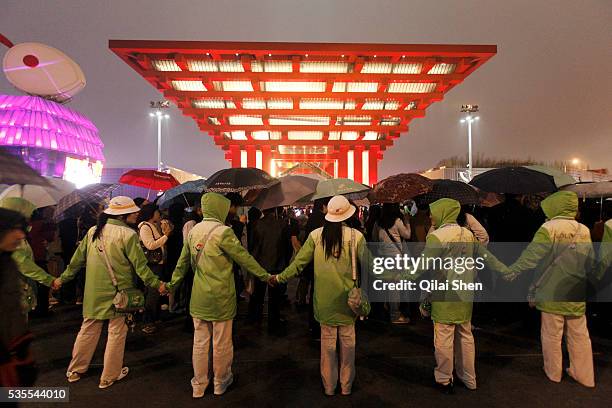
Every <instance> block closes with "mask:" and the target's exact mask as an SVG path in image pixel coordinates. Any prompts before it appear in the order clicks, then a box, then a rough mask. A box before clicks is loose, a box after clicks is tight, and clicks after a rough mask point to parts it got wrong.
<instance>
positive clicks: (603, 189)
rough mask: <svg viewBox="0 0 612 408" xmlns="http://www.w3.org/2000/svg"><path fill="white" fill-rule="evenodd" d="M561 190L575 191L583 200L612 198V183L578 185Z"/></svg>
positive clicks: (599, 182)
mask: <svg viewBox="0 0 612 408" xmlns="http://www.w3.org/2000/svg"><path fill="white" fill-rule="evenodd" d="M561 190H567V191H573V192H574V193H576V194H578V197H581V198H600V197H603V198H605V197H612V181H598V182H595V183H578V184H573V185H571V186H565V187H563V188H562V189H561Z"/></svg>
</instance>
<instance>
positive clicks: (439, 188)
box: [415, 180, 480, 205]
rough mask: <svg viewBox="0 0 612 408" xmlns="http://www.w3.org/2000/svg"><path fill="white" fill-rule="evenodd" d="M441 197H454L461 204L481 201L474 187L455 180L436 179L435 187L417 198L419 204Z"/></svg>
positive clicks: (428, 202) (429, 202)
mask: <svg viewBox="0 0 612 408" xmlns="http://www.w3.org/2000/svg"><path fill="white" fill-rule="evenodd" d="M441 198H452V199H454V200H457V201H459V203H460V204H461V205H476V204H478V203H479V201H480V200H479V197H478V192H477V191H476V189H474V187H472V186H470V185H469V184H466V183H464V182H462V181H454V180H434V181H433V189H432V190H431V191H430V192H428V193H425V194H421V195H419V196H417V197H415V200H416V201H417V202H418V203H419V204H431V203H433V202H434V201H436V200H439V199H441Z"/></svg>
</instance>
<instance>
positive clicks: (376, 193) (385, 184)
mask: <svg viewBox="0 0 612 408" xmlns="http://www.w3.org/2000/svg"><path fill="white" fill-rule="evenodd" d="M432 189H433V181H432V180H431V179H428V178H427V177H424V176H421V175H420V174H415V173H401V174H396V175H394V176H389V177H387V178H385V179H383V180H381V181H379V182H378V183H376V185H375V186H374V190H372V194H371V198H372V199H371V200H370V201H374V202H379V203H401V202H404V201H406V200H409V199H411V198H414V197H416V196H418V195H420V194H425V193H428V192H430V191H431V190H432Z"/></svg>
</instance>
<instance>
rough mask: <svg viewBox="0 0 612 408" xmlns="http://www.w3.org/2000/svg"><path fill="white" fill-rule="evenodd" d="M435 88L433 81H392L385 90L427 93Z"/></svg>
mask: <svg viewBox="0 0 612 408" xmlns="http://www.w3.org/2000/svg"><path fill="white" fill-rule="evenodd" d="M435 89H436V83H435V82H392V83H390V84H389V89H388V90H387V92H397V93H429V92H433V91H434V90H435Z"/></svg>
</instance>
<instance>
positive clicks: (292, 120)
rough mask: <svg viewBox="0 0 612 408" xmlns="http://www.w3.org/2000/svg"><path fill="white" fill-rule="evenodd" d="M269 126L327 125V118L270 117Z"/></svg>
mask: <svg viewBox="0 0 612 408" xmlns="http://www.w3.org/2000/svg"><path fill="white" fill-rule="evenodd" d="M270 125H312V126H321V125H329V117H325V116H289V117H282V116H271V117H270Z"/></svg>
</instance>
